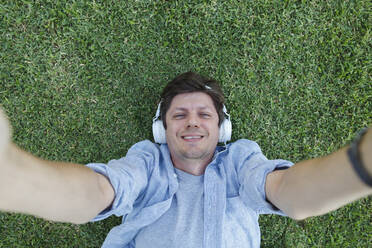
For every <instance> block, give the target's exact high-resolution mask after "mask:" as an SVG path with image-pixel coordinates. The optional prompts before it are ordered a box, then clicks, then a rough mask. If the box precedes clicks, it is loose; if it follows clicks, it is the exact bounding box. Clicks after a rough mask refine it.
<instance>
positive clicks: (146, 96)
mask: <svg viewBox="0 0 372 248" xmlns="http://www.w3.org/2000/svg"><path fill="white" fill-rule="evenodd" d="M370 9H371V5H370V3H369V1H197V0H195V1H145V0H140V1H128V2H127V1H78V0H76V1H69V2H65V1H58V3H55V2H54V1H1V2H0V14H1V20H0V103H1V104H2V106H3V108H4V109H5V111H6V113H7V114H8V116H9V118H10V121H11V123H12V125H13V129H14V141H15V142H16V143H17V144H18V145H19V146H21V147H22V148H24V149H26V150H28V151H30V152H32V153H33V154H35V155H37V156H40V157H42V158H46V159H50V160H63V161H73V162H77V163H88V162H107V161H108V160H110V159H113V158H119V157H122V156H124V155H125V153H126V151H127V150H128V148H129V147H130V146H131V145H132V144H134V143H135V142H138V141H140V140H143V139H151V138H152V134H151V123H152V122H151V121H152V117H153V115H154V112H155V110H156V104H157V103H158V101H159V94H160V92H161V89H162V87H164V85H165V84H166V83H167V82H168V81H169V80H171V79H172V78H173V77H174V76H176V75H177V74H179V73H181V72H185V71H188V70H194V71H197V72H199V73H202V74H205V75H208V76H211V77H214V78H216V79H217V80H219V81H220V82H221V84H222V87H223V89H224V91H225V96H226V98H227V102H226V105H227V107H228V109H229V111H230V113H231V116H232V122H233V130H234V131H233V140H236V139H239V138H249V139H252V140H255V141H257V142H258V143H259V144H260V146H261V148H262V150H263V151H264V153H265V154H266V155H267V156H268V157H269V158H283V159H289V160H292V161H293V162H298V161H300V160H303V159H307V158H312V157H317V156H322V155H326V154H329V153H331V152H332V151H335V150H337V149H338V148H340V147H342V146H344V145H346V144H348V143H349V142H350V141H351V140H352V138H353V136H354V134H355V132H356V131H357V130H359V129H360V128H362V127H363V126H367V125H368V124H371V123H372V115H371V110H372V99H371V98H372V86H371V81H372V80H371V69H372V64H371V61H372V60H371V54H372V51H371V45H372V44H371V43H372V42H371V17H370ZM371 203H372V199H371V197H369V198H365V199H363V200H360V201H357V202H355V203H353V204H350V205H348V206H346V207H344V208H341V209H339V210H337V211H335V212H332V213H330V214H327V215H325V216H321V217H315V218H310V219H307V220H305V221H302V222H295V221H293V220H290V219H288V218H283V217H278V216H262V217H261V218H260V224H261V229H262V247H367V246H368V244H370V243H371V242H372V228H371V211H372V204H371ZM119 223H120V219H119V218H115V217H111V218H109V219H108V220H105V221H102V222H99V223H90V224H86V225H81V226H77V225H68V224H61V223H58V224H56V223H51V222H47V221H44V220H41V219H37V218H34V217H30V216H24V215H19V214H6V213H0V247H99V246H100V245H101V244H102V242H103V240H104V238H105V236H106V234H107V232H108V231H109V230H110V228H111V227H113V226H115V225H117V224H119Z"/></svg>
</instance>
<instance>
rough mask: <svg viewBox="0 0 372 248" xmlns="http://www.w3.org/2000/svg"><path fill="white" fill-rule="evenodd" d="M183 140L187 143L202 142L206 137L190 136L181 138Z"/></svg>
mask: <svg viewBox="0 0 372 248" xmlns="http://www.w3.org/2000/svg"><path fill="white" fill-rule="evenodd" d="M181 137H182V139H183V140H186V141H198V140H201V139H202V138H203V137H204V136H202V135H192V136H191V135H190V136H181Z"/></svg>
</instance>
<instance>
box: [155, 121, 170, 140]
mask: <svg viewBox="0 0 372 248" xmlns="http://www.w3.org/2000/svg"><path fill="white" fill-rule="evenodd" d="M152 134H153V135H154V141H155V143H159V144H165V143H167V139H166V137H165V128H164V126H163V122H162V121H161V120H157V121H154V122H153V123H152Z"/></svg>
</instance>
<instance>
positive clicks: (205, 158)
mask: <svg viewBox="0 0 372 248" xmlns="http://www.w3.org/2000/svg"><path fill="white" fill-rule="evenodd" d="M166 123H167V129H166V138H167V143H168V147H169V151H170V153H171V157H172V160H173V163H174V165H175V166H176V167H177V165H179V164H185V163H190V162H191V163H195V164H203V165H207V164H208V163H209V162H210V160H211V159H212V157H213V154H214V151H215V149H216V146H217V142H218V136H219V127H218V114H217V111H216V109H215V107H214V104H213V101H212V98H211V97H210V96H209V95H207V94H205V93H202V92H193V93H184V94H179V95H176V96H175V97H174V98H173V100H172V102H171V105H170V108H169V109H168V111H167V113H166Z"/></svg>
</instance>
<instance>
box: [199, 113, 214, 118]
mask: <svg viewBox="0 0 372 248" xmlns="http://www.w3.org/2000/svg"><path fill="white" fill-rule="evenodd" d="M200 116H201V117H203V118H210V117H211V115H210V114H208V113H201V114H200Z"/></svg>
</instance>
